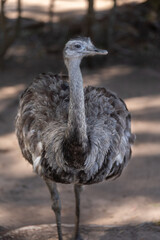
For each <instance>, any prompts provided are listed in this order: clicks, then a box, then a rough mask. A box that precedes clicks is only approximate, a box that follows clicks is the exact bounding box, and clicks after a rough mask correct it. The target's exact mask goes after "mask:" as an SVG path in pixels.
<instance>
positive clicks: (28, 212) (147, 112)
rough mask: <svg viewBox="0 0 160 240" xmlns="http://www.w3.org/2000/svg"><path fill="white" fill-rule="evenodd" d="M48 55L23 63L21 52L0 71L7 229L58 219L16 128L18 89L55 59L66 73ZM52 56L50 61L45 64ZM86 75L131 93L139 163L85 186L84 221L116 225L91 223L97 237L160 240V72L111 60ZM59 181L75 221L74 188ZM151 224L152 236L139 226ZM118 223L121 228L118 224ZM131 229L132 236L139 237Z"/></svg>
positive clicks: (0, 204) (65, 209)
mask: <svg viewBox="0 0 160 240" xmlns="http://www.w3.org/2000/svg"><path fill="white" fill-rule="evenodd" d="M49 58H50V59H43V61H42V60H41V61H40V60H39V61H38V60H37V59H38V58H37V59H36V61H34V59H32V61H30V59H27V60H26V62H24V61H21V58H20V57H19V58H17V60H16V62H14V64H13V63H12V61H11V62H8V63H7V64H8V66H7V69H6V70H4V71H3V72H1V73H0V79H1V80H0V84H1V86H0V226H1V227H0V232H1V233H4V232H5V229H16V228H19V227H24V226H30V225H39V224H52V223H55V217H54V214H53V213H52V211H51V209H50V204H51V202H50V196H49V193H48V190H47V188H46V186H45V184H44V182H43V180H42V179H41V178H40V177H38V176H36V175H35V174H34V173H33V171H32V167H31V166H30V165H29V164H28V163H27V162H26V161H25V160H24V159H23V158H22V156H21V153H20V150H19V147H18V144H17V140H16V137H15V133H14V119H15V115H16V112H17V106H18V98H19V94H20V93H21V92H22V90H23V89H24V88H25V86H26V85H27V84H29V83H30V82H31V81H32V79H33V77H34V76H35V75H36V74H37V73H38V72H45V71H52V62H54V64H53V65H54V68H53V71H55V69H56V71H59V67H58V66H56V62H55V61H54V58H53V60H52V61H51V56H50V57H49ZM46 61H48V62H49V64H48V65H45V64H44V62H46ZM57 65H58V63H57ZM83 75H84V83H85V85H94V86H104V87H107V88H109V89H111V90H112V91H116V92H117V93H118V95H119V96H121V97H122V98H124V99H125V101H126V103H127V106H128V108H129V110H130V111H131V113H132V130H133V132H134V133H135V134H136V136H137V140H136V143H135V145H134V146H133V156H132V161H131V162H130V163H129V165H128V166H127V168H126V169H125V171H124V172H123V174H122V176H121V177H120V178H119V179H117V180H115V181H108V182H103V183H100V184H96V185H92V186H86V187H85V189H84V191H83V192H82V205H81V223H82V224H83V225H86V226H88V225H92V226H93V225H94V224H96V225H99V226H102V225H108V226H109V227H110V228H109V230H107V228H106V230H104V229H103V231H99V233H101V234H99V235H96V233H95V235H94V231H92V230H89V229H90V227H86V229H87V230H85V228H84V234H85V233H86V232H88V233H89V232H90V234H91V235H88V236H90V237H87V238H86V239H94V238H93V235H94V236H97V238H95V239H106V240H107V239H112V240H117V239H123V240H125V239H134V240H135V239H138V240H142V239H144V240H148V239H153V240H157V239H160V228H159V226H158V225H157V226H156V227H153V228H152V225H153V224H152V223H153V222H154V223H155V222H156V223H157V222H159V220H160V186H159V183H160V174H159V171H160V147H159V144H160V121H159V119H160V71H159V70H157V69H153V68H150V67H141V66H131V65H112V66H106V67H103V68H101V69H99V68H98V69H96V70H94V71H93V70H92V71H87V70H85V69H84V71H83ZM58 187H59V192H60V195H61V200H62V222H63V223H65V224H73V223H74V196H73V186H71V185H62V184H59V186H58ZM145 222H152V223H151V225H150V230H149V231H150V235H149V233H148V232H147V231H148V230H147V231H146V228H142V229H141V228H140V227H139V226H141V225H138V226H137V224H143V223H145ZM130 225H131V226H130ZM133 225H135V226H137V228H136V227H135V226H134V227H132V226H133ZM49 226H50V225H48V227H49ZM112 226H113V227H116V226H122V227H121V228H118V229H115V228H112ZM145 226H146V225H145ZM147 226H148V225H147ZM42 229H43V228H42ZM137 229H140V230H137ZM147 229H148V228H147ZM155 229H156V230H155ZM65 231H67V230H65ZM95 231H96V230H95ZM106 231H107V232H106ZM138 231H140V232H139V235H138ZM121 233H124V234H126V236H128V238H124V237H123V238H122V237H121V238H120V237H119V238H118V237H117V236H120V235H117V234H121ZM142 233H145V235H143V234H142ZM97 234H98V233H97ZM107 234H108V235H107ZM127 234H132V235H133V238H131V237H129V236H131V235H127ZM1 235H2V234H1ZM47 236H48V235H47ZM66 236H68V235H66ZM148 236H150V238H148ZM0 239H6V238H5V237H4V236H3V237H1V238H0ZM8 239H10V238H8ZM15 239H19V238H15ZM20 239H27V238H23V237H22V238H20ZM28 239H31V238H28ZM35 239H40V238H35ZM43 239H44V238H43ZM54 239H55V238H54ZM67 239H68V238H67Z"/></svg>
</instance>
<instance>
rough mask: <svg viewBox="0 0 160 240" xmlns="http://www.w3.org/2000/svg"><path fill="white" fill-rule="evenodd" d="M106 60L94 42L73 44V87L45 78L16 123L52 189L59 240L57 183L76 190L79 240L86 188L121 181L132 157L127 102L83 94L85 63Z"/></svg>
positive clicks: (105, 93)
mask: <svg viewBox="0 0 160 240" xmlns="http://www.w3.org/2000/svg"><path fill="white" fill-rule="evenodd" d="M105 54H107V51H106V50H101V49H97V48H96V47H95V46H94V45H93V43H92V42H91V40H90V38H77V39H71V40H70V41H68V42H67V43H66V45H65V48H64V51H63V55H64V62H65V65H66V67H67V70H68V80H69V81H66V79H65V78H64V76H61V75H54V74H52V73H48V74H40V75H39V76H38V77H37V78H35V80H34V81H33V83H32V84H31V85H30V86H29V87H28V88H27V89H26V90H25V91H24V92H23V94H22V96H21V99H20V104H19V110H18V114H17V118H16V134H17V137H18V141H19V145H20V148H21V151H22V154H23V156H24V158H25V159H27V160H28V161H29V162H30V163H31V164H32V165H33V169H34V171H35V172H36V173H37V174H38V175H40V176H42V177H43V179H44V181H45V182H46V184H47V186H48V189H49V191H50V194H51V199H52V209H53V211H54V212H55V217H56V223H57V232H58V239H59V240H62V230H61V204H60V199H59V194H58V190H57V188H56V183H63V184H74V192H75V198H76V223H75V235H74V238H75V239H76V240H80V239H82V238H81V235H80V231H79V221H80V190H81V187H82V185H87V184H93V183H98V182H101V181H103V180H107V179H110V178H114V177H118V176H119V175H120V174H121V172H122V170H123V168H124V166H125V165H126V164H127V162H128V161H129V159H130V157H131V144H132V143H133V140H134V136H133V135H132V133H131V126H130V124H131V117H130V113H129V112H128V110H127V107H126V105H125V103H124V102H123V100H121V99H120V98H119V97H117V95H116V94H115V93H113V92H111V91H109V90H107V89H105V88H98V87H92V86H88V87H85V88H83V78H82V74H81V70H80V63H81V60H82V58H83V57H85V56H94V55H105Z"/></svg>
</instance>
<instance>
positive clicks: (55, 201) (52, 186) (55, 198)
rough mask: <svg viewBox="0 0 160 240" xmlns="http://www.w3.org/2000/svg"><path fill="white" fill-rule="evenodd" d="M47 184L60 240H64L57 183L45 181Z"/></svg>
mask: <svg viewBox="0 0 160 240" xmlns="http://www.w3.org/2000/svg"><path fill="white" fill-rule="evenodd" d="M45 182H46V184H47V187H48V189H49V192H50V194H51V199H52V210H53V211H54V213H55V216H56V223H57V232H58V239H59V240H63V239H62V230H61V202H60V198H59V194H58V190H57V186H56V183H55V182H53V181H51V180H48V179H45Z"/></svg>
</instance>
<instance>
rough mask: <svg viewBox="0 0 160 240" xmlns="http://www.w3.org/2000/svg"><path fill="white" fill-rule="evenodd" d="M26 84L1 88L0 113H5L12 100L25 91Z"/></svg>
mask: <svg viewBox="0 0 160 240" xmlns="http://www.w3.org/2000/svg"><path fill="white" fill-rule="evenodd" d="M24 86H25V85H24V84H18V85H16V86H8V87H1V88H0V112H1V111H3V110H4V109H5V108H6V107H7V105H8V103H9V102H10V100H11V99H13V98H15V97H17V96H18V95H19V93H20V92H21V91H22V90H23V89H24Z"/></svg>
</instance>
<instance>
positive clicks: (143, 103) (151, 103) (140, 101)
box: [125, 95, 160, 114]
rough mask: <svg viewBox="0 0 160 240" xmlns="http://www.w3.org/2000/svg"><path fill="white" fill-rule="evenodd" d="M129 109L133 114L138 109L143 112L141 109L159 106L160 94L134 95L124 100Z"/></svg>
mask: <svg viewBox="0 0 160 240" xmlns="http://www.w3.org/2000/svg"><path fill="white" fill-rule="evenodd" d="M125 101H126V103H127V106H128V108H129V110H130V111H131V112H132V113H133V114H134V112H135V111H136V112H137V111H140V112H141V113H142V114H143V110H146V109H149V108H153V110H154V108H156V107H158V108H159V107H160V95H155V96H147V97H146V96H144V97H136V98H131V99H126V100H125Z"/></svg>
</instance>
